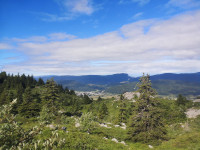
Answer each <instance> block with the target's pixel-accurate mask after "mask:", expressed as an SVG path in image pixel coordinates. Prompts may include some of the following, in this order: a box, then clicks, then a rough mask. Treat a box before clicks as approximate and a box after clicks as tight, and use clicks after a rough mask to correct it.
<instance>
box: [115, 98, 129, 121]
mask: <svg viewBox="0 0 200 150" xmlns="http://www.w3.org/2000/svg"><path fill="white" fill-rule="evenodd" d="M119 101H120V104H119V114H118V121H117V122H118V123H119V124H121V123H126V122H127V108H126V107H127V106H126V100H125V98H124V96H123V95H121V96H120V100H119Z"/></svg>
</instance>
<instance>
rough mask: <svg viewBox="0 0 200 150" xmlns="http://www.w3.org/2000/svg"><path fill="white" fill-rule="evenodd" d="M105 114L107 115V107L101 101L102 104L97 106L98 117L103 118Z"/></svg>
mask: <svg viewBox="0 0 200 150" xmlns="http://www.w3.org/2000/svg"><path fill="white" fill-rule="evenodd" d="M106 115H108V107H107V106H106V104H105V103H102V105H101V106H100V108H99V112H98V117H99V119H101V120H102V119H104V118H105V116H106Z"/></svg>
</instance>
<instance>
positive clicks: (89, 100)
mask: <svg viewBox="0 0 200 150" xmlns="http://www.w3.org/2000/svg"><path fill="white" fill-rule="evenodd" d="M90 103H92V100H91V99H90V98H89V96H87V95H86V94H84V95H83V104H90Z"/></svg>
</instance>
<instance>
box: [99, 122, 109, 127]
mask: <svg viewBox="0 0 200 150" xmlns="http://www.w3.org/2000/svg"><path fill="white" fill-rule="evenodd" d="M99 126H101V127H105V128H111V127H108V125H107V124H105V123H101V124H99Z"/></svg>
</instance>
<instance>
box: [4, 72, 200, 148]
mask: <svg viewBox="0 0 200 150" xmlns="http://www.w3.org/2000/svg"><path fill="white" fill-rule="evenodd" d="M136 90H137V92H138V93H139V94H138V95H135V96H134V98H133V99H126V98H125V97H124V96H123V94H122V95H120V96H119V98H116V97H115V98H114V97H113V98H108V99H104V98H101V97H99V98H98V99H97V100H93V99H92V98H90V97H88V96H87V95H85V94H84V95H79V96H78V95H76V93H75V91H74V90H69V89H68V88H67V87H65V88H63V87H62V85H59V84H57V83H56V82H55V81H54V80H53V79H50V80H47V81H45V82H44V81H43V80H42V79H41V78H39V79H37V80H36V79H35V78H34V77H33V76H26V75H24V74H23V75H10V74H7V73H6V72H1V73H0V149H3V150H4V149H5V150H6V149H34V150H40V149H49V150H52V149H72V150H73V149H75V150H77V149H80V150H82V149H91V150H94V149H99V150H100V149H102V150H104V149H105V150H111V149H142V150H143V149H151V148H154V149H199V148H200V143H199V141H200V130H199V129H200V116H197V117H194V118H188V117H187V115H186V113H185V112H187V110H188V109H196V110H198V109H200V104H199V103H198V102H196V103H194V102H192V101H190V100H187V99H186V97H184V96H182V95H180V94H179V93H177V99H176V100H171V99H166V98H165V99H164V98H160V97H158V96H157V94H158V93H157V91H156V90H155V89H153V87H152V83H151V81H150V76H149V75H143V76H142V77H141V78H140V79H139V81H138V83H137V89H136ZM178 94H179V95H178Z"/></svg>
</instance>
